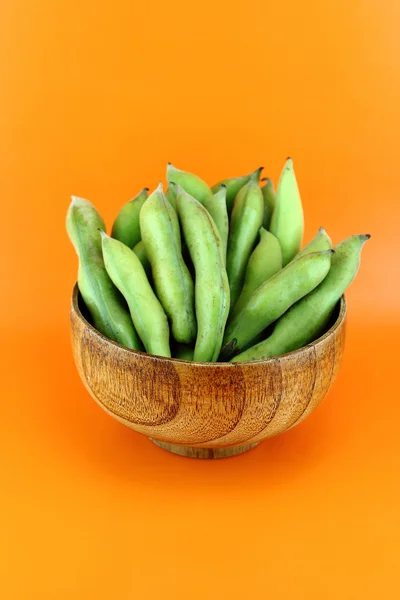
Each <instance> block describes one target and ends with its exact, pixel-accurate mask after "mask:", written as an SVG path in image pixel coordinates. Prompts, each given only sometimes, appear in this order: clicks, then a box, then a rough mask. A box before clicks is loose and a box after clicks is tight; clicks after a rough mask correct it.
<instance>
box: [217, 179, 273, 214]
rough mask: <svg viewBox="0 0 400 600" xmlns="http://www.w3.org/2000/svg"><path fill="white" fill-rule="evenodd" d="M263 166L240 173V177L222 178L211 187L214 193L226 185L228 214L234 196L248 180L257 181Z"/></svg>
mask: <svg viewBox="0 0 400 600" xmlns="http://www.w3.org/2000/svg"><path fill="white" fill-rule="evenodd" d="M263 168H264V167H259V168H258V169H256V170H255V171H253V172H252V173H249V174H248V175H242V176H241V177H230V178H228V179H223V180H222V181H220V182H218V183H216V184H215V185H213V187H212V188H211V191H212V193H213V194H216V193H217V192H218V191H219V190H220V189H221V187H222V186H225V187H226V208H227V210H228V215H230V214H231V212H232V208H233V203H234V202H235V198H236V196H237V194H238V192H239V190H241V189H242V187H243V186H244V185H246V183H248V182H249V181H250V180H252V181H257V182H258V180H259V179H260V175H261V171H262V170H263Z"/></svg>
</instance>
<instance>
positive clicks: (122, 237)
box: [111, 188, 149, 248]
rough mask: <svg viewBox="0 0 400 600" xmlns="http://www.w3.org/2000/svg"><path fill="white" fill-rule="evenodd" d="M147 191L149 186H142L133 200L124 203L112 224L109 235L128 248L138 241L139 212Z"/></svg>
mask: <svg viewBox="0 0 400 600" xmlns="http://www.w3.org/2000/svg"><path fill="white" fill-rule="evenodd" d="M148 191H149V188H143V189H142V191H141V192H140V193H139V194H138V195H137V196H136V197H135V198H133V200H130V201H129V202H127V203H126V204H124V206H123V207H122V208H121V210H120V211H119V213H118V215H117V217H116V219H115V221H114V224H113V226H112V231H111V237H113V238H114V239H116V240H119V241H120V242H122V243H123V244H125V245H126V246H129V248H133V246H135V245H136V244H137V243H138V242H139V241H140V225H139V214H140V210H141V208H142V206H143V204H144V202H145V201H146V198H147V192H148Z"/></svg>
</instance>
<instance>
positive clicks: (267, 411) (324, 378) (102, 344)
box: [70, 285, 346, 458]
mask: <svg viewBox="0 0 400 600" xmlns="http://www.w3.org/2000/svg"><path fill="white" fill-rule="evenodd" d="M81 306H82V301H81V300H80V296H79V292H78V288H77V286H76V285H75V287H74V291H73V294H72V304H71V312H70V320H71V334H72V347H73V353H74V358H75V363H76V366H77V368H78V371H79V374H80V376H81V379H82V381H83V383H84V384H85V386H86V388H87V389H88V391H89V392H90V394H91V395H92V396H93V398H94V399H95V400H96V402H98V403H99V404H100V406H101V407H102V408H103V409H104V410H105V411H106V412H108V413H109V414H110V415H111V416H112V417H114V418H115V419H117V420H118V421H120V422H121V423H124V425H127V426H128V427H131V428H132V429H134V430H135V431H138V432H139V433H143V434H144V435H146V436H148V437H149V438H150V439H151V440H152V441H154V442H155V443H156V444H158V445H159V446H161V447H162V448H165V449H167V450H169V451H171V452H174V453H176V454H181V455H182V456H189V457H193V458H222V457H227V456H233V455H235V454H240V453H241V452H244V451H246V450H249V449H250V448H252V447H253V446H255V445H256V444H258V443H259V442H261V441H262V440H265V439H266V438H269V437H272V436H274V435H278V434H280V433H283V432H284V431H286V430H288V429H290V428H291V427H294V425H298V424H299V423H301V422H302V421H303V420H304V419H306V418H307V417H308V415H309V414H310V413H311V412H312V411H313V410H314V408H315V407H316V406H317V405H318V404H319V403H320V402H321V400H322V399H323V398H324V397H325V396H326V394H327V393H328V391H329V389H330V387H331V385H332V383H333V381H334V379H335V377H336V375H337V372H338V370H339V366H340V362H341V358H342V354H343V349H344V342H345V325H346V301H345V298H344V297H343V298H342V299H341V301H340V303H339V306H338V310H337V318H336V320H335V322H334V324H333V325H332V327H331V328H330V329H329V331H327V333H325V335H323V336H322V337H321V338H319V339H318V340H316V341H315V342H313V343H312V344H309V345H308V346H305V347H304V348H301V349H300V350H296V351H295V352H290V353H289V354H285V355H284V356H280V357H277V358H271V359H266V360H258V361H253V362H247V363H197V362H192V361H185V360H178V359H174V358H163V357H159V356H154V355H151V354H146V353H144V352H136V351H134V350H129V349H128V348H124V347H123V346H121V345H119V344H117V343H116V342H113V341H111V340H109V339H108V338H106V337H105V336H104V335H102V334H101V333H99V332H98V331H97V330H96V329H94V327H93V326H92V325H91V324H90V323H89V322H88V321H87V320H86V318H85V317H84V315H83V314H82V312H81V309H80V307H81Z"/></svg>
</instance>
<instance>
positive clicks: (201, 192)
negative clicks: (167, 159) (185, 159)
mask: <svg viewBox="0 0 400 600" xmlns="http://www.w3.org/2000/svg"><path fill="white" fill-rule="evenodd" d="M167 180H168V185H171V184H172V183H175V184H176V185H180V186H181V188H183V189H184V190H185V192H187V193H188V194H190V195H191V196H193V198H196V200H198V201H199V202H201V204H204V201H205V200H206V199H207V198H210V197H211V196H212V191H211V190H210V188H209V187H208V185H207V184H206V182H205V181H203V180H202V179H200V177H198V176H197V175H194V174H193V173H188V172H187V171H181V170H180V169H177V168H176V167H174V166H173V165H172V164H171V163H168V166H167ZM172 187H173V186H172Z"/></svg>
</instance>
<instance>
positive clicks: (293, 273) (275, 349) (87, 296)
mask: <svg viewBox="0 0 400 600" xmlns="http://www.w3.org/2000/svg"><path fill="white" fill-rule="evenodd" d="M261 170H262V169H257V170H256V171H254V172H253V173H251V174H249V175H245V176H242V177H233V178H230V179H225V180H223V181H221V182H220V183H217V184H216V185H214V186H213V187H212V188H210V187H209V186H208V185H207V183H205V182H204V181H203V180H202V179H200V178H199V177H198V176H197V175H194V174H193V173H188V172H185V171H181V170H180V169H177V168H175V167H174V166H173V165H172V164H168V167H167V180H168V188H167V190H166V192H165V193H164V192H163V186H162V184H161V183H160V185H159V186H158V188H157V189H156V190H155V191H154V192H152V193H151V194H150V195H148V189H147V188H145V189H143V190H142V191H141V192H140V193H139V194H138V195H137V196H136V197H135V198H133V200H131V201H130V202H128V203H127V204H125V205H124V206H123V207H122V208H121V210H120V212H119V213H118V215H117V217H116V219H115V221H114V224H113V227H112V231H111V236H108V235H107V234H106V233H105V225H104V221H103V219H102V218H101V216H100V215H99V213H98V212H97V210H96V208H95V207H94V206H93V204H91V203H90V202H89V201H88V200H84V199H82V198H77V197H73V198H72V203H71V205H70V207H69V210H68V215H67V231H68V234H69V237H70V239H71V241H72V243H73V245H74V247H75V249H76V252H77V254H78V257H79V273H78V287H79V291H80V294H81V297H82V299H83V301H84V303H85V305H86V308H87V310H88V313H89V314H90V317H91V320H92V324H93V325H94V327H95V328H96V329H98V331H100V332H101V333H102V334H104V335H105V336H107V337H108V338H110V339H111V340H114V341H116V342H118V343H120V344H122V345H123V346H126V347H127V348H131V349H134V350H139V351H145V352H148V353H151V354H157V355H159V356H167V357H171V356H173V357H175V358H179V359H184V360H195V361H201V362H215V361H220V362H226V361H233V362H238V361H248V360H255V359H262V358H267V357H273V356H279V355H281V354H284V353H287V352H290V351H292V350H296V349H298V348H301V347H302V346H304V345H306V344H308V343H310V342H312V341H314V340H315V339H317V338H318V337H319V336H321V335H322V334H323V333H324V332H325V331H326V329H327V327H328V326H329V325H330V323H331V320H332V317H333V315H334V313H335V309H336V307H337V304H338V301H339V300H340V298H341V296H342V295H343V293H344V291H345V289H346V288H347V287H348V285H349V284H350V283H351V282H352V280H353V279H354V277H355V275H356V273H357V271H358V267H359V263H360V254H361V249H362V247H363V244H364V242H365V241H366V240H367V239H368V238H369V237H370V236H369V235H354V236H351V237H349V238H347V239H345V240H344V241H342V242H341V243H340V244H338V245H337V246H336V247H335V248H334V249H332V244H331V240H330V238H329V236H328V235H327V233H326V231H325V230H324V229H323V228H320V229H319V231H318V232H317V234H316V235H315V237H314V238H313V239H312V240H311V242H310V243H309V244H308V245H307V246H306V247H305V248H304V249H303V250H301V244H302V239H303V230H304V217H303V208H302V203H301V199H300V194H299V190H298V185H297V181H296V176H295V173H294V168H293V163H292V160H291V159H290V158H289V159H287V161H286V163H285V165H284V168H283V170H282V173H281V176H280V179H279V182H278V185H277V190H276V193H275V190H274V186H273V183H272V181H271V180H270V179H262V180H261V181H260V176H261Z"/></svg>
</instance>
